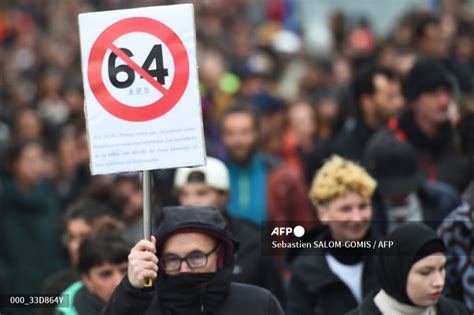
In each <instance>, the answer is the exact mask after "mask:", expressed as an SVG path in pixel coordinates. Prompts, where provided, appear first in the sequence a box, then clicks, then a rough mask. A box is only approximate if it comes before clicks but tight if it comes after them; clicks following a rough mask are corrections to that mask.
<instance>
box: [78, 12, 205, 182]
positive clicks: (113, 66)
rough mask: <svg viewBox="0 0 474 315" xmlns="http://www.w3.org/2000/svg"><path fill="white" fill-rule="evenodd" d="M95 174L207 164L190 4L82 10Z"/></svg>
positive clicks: (81, 27) (81, 17) (81, 31)
mask: <svg viewBox="0 0 474 315" xmlns="http://www.w3.org/2000/svg"><path fill="white" fill-rule="evenodd" d="M79 31H80V42H81V57H82V74H83V82H84V96H85V103H86V104H85V114H86V122H87V132H88V137H89V148H90V155H91V172H92V174H94V175H96V174H109V173H117V172H128V171H141V170H152V169H161V168H172V167H184V166H194V165H196V166H197V165H204V164H205V158H206V152H205V145H204V132H203V122H202V113H201V105H200V95H199V88H198V75H197V62H196V32H195V28H194V9H193V5H192V4H180V5H171V6H157V7H147V8H138V9H127V10H116V11H103V12H94V13H84V14H80V15H79Z"/></svg>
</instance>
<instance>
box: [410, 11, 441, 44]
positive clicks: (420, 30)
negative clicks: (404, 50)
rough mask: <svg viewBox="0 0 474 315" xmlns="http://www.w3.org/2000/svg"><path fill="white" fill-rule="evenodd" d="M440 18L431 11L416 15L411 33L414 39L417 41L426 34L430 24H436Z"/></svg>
mask: <svg viewBox="0 0 474 315" xmlns="http://www.w3.org/2000/svg"><path fill="white" fill-rule="evenodd" d="M439 24H440V19H439V17H438V16H436V15H434V14H432V13H426V14H423V15H421V16H419V17H418V21H417V22H416V24H415V27H414V30H413V35H414V40H415V41H419V40H420V39H421V38H422V37H424V36H425V34H426V29H427V28H428V26H430V25H434V26H438V25H439Z"/></svg>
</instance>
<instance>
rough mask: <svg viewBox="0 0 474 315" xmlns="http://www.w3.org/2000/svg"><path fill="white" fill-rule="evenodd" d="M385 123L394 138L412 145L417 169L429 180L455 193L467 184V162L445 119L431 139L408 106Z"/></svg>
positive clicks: (468, 170)
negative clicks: (447, 186) (417, 165)
mask: <svg viewBox="0 0 474 315" xmlns="http://www.w3.org/2000/svg"><path fill="white" fill-rule="evenodd" d="M388 126H389V129H390V130H391V131H392V132H393V136H394V137H396V138H397V139H399V140H402V141H407V142H409V143H411V144H412V145H413V146H414V147H415V148H416V150H417V153H418V163H419V165H420V168H421V169H422V171H423V172H424V173H425V175H426V177H427V178H428V179H429V180H430V181H434V180H438V181H441V182H443V183H446V184H449V185H451V186H452V187H454V188H455V189H456V190H457V191H458V192H462V191H463V190H464V189H465V188H466V187H467V185H468V184H469V180H470V166H469V162H468V161H467V159H466V158H465V157H464V156H463V155H462V154H461V152H460V151H459V149H458V148H457V147H456V145H455V144H456V138H455V132H454V129H453V128H452V127H451V125H450V124H449V123H448V122H446V123H444V124H442V125H440V126H439V129H438V135H437V137H436V138H434V139H431V138H429V137H427V136H426V135H425V134H424V133H423V132H422V131H421V129H420V128H419V127H418V125H417V123H416V122H415V118H414V116H413V111H412V110H410V109H406V110H404V111H402V112H401V113H400V114H399V116H398V117H393V118H392V119H391V120H390V122H389V123H388ZM381 132H385V131H381Z"/></svg>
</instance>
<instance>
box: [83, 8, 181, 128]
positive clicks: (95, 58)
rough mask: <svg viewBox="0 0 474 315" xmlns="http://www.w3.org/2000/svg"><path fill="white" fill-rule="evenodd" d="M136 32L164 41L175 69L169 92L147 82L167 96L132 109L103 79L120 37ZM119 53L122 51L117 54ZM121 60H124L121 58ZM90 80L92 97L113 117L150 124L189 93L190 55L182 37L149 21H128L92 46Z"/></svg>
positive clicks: (116, 24)
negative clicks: (109, 52)
mask: <svg viewBox="0 0 474 315" xmlns="http://www.w3.org/2000/svg"><path fill="white" fill-rule="evenodd" d="M132 32H142V33H148V34H151V35H154V36H156V37H157V38H158V39H160V40H161V41H162V42H163V43H164V45H165V46H166V47H168V49H169V51H170V52H171V56H172V58H173V64H174V69H175V71H174V78H173V82H172V83H171V85H170V87H169V89H165V88H164V87H163V86H161V85H160V83H159V82H157V81H155V80H154V79H153V78H151V80H153V81H154V83H153V82H151V81H150V80H147V81H148V82H149V83H150V84H151V85H152V86H154V88H157V89H158V90H159V91H160V92H162V94H163V96H162V97H161V98H160V99H159V100H157V101H156V102H154V103H152V104H150V105H147V106H142V107H133V106H128V105H126V104H124V103H122V102H120V101H119V100H117V99H116V98H115V97H114V96H112V94H110V92H109V91H108V90H107V87H106V86H105V84H104V79H103V77H102V65H103V62H104V59H105V54H106V52H107V50H109V49H110V50H112V51H114V49H115V51H116V50H117V49H116V47H115V45H114V44H113V43H114V41H115V40H116V39H117V38H119V37H120V36H123V35H126V34H128V33H132ZM115 51H114V52H115ZM119 52H120V51H118V52H117V53H119ZM118 57H119V58H121V56H118ZM125 57H127V56H125ZM124 61H125V63H127V65H128V66H129V67H130V68H132V69H133V67H132V66H131V65H130V64H129V63H128V62H132V61H130V60H129V61H128V62H127V60H124ZM135 66H136V65H135ZM134 71H136V70H134ZM142 74H145V75H147V74H148V73H146V71H142ZM87 78H88V80H89V85H90V87H91V90H92V93H93V94H94V95H95V97H96V98H97V100H98V101H99V104H100V105H101V106H102V107H103V108H104V109H105V110H107V111H108V112H109V113H110V114H112V115H114V116H115V117H118V118H120V119H123V120H127V121H137V122H138V121H148V120H152V119H155V118H158V117H160V116H162V115H164V114H166V113H167V112H168V111H169V110H171V109H172V108H173V107H174V106H175V105H176V104H177V103H178V101H179V99H180V98H181V96H182V95H183V93H184V91H185V90H186V86H187V85H188V79H189V59H188V54H187V53H186V48H185V47H184V44H183V42H182V41H181V40H180V39H179V37H178V35H176V33H175V32H173V31H172V30H171V29H170V28H169V27H168V26H166V25H164V24H163V23H161V22H159V21H157V20H154V19H150V18H145V17H134V18H127V19H124V20H120V21H118V22H116V23H114V24H112V25H110V26H109V27H108V28H107V29H105V30H104V31H103V32H102V33H101V34H100V35H99V37H98V38H97V39H96V41H95V42H94V45H92V48H91V53H90V56H89V61H88V68H87Z"/></svg>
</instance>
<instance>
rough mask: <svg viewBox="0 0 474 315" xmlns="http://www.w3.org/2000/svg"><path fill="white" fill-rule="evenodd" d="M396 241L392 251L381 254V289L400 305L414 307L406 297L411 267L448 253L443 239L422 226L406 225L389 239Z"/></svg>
mask: <svg viewBox="0 0 474 315" xmlns="http://www.w3.org/2000/svg"><path fill="white" fill-rule="evenodd" d="M387 240H389V241H393V245H392V247H390V248H383V249H382V248H381V249H379V251H378V255H377V257H376V259H377V265H376V268H377V269H376V274H377V279H378V281H379V283H380V287H381V288H382V289H383V290H384V291H385V292H387V294H389V295H390V296H391V297H393V298H394V299H396V300H397V301H398V302H400V303H403V304H408V305H415V304H414V303H413V302H412V301H411V300H410V298H409V297H408V295H407V290H406V286H407V279H408V274H409V272H410V269H411V267H412V266H413V265H414V264H415V263H416V262H417V261H419V260H421V259H423V258H424V257H426V256H429V255H431V254H434V253H439V252H442V253H446V246H445V245H444V243H443V241H442V239H441V238H439V237H438V235H436V233H435V232H434V231H433V230H432V229H431V228H430V227H428V226H426V225H424V224H422V223H406V224H403V225H401V226H399V227H398V228H396V229H395V230H393V232H392V233H390V235H389V236H388V237H387Z"/></svg>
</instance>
